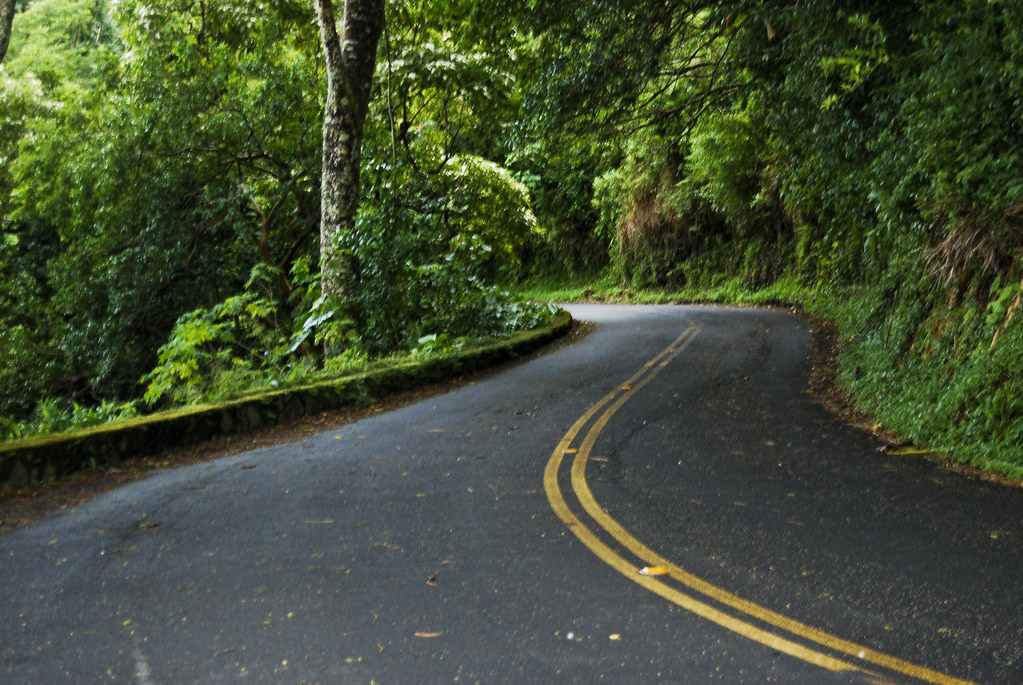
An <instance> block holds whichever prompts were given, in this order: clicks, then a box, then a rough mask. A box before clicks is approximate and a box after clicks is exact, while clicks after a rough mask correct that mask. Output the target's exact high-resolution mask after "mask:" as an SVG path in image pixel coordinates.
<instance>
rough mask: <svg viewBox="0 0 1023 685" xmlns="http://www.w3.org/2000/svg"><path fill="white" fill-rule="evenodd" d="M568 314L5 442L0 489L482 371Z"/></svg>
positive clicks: (541, 338) (556, 332) (522, 350)
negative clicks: (482, 339)
mask: <svg viewBox="0 0 1023 685" xmlns="http://www.w3.org/2000/svg"><path fill="white" fill-rule="evenodd" d="M571 327H572V317H571V315H569V314H568V313H567V312H560V313H558V314H557V315H556V316H555V317H554V318H553V319H552V320H551V321H550V322H549V323H548V324H546V325H544V326H541V327H538V328H536V329H533V330H530V331H524V332H520V333H517V334H514V335H512V336H509V337H506V338H502V339H500V340H497V341H494V342H490V343H485V344H479V345H476V346H472V347H467V348H464V349H462V350H460V351H458V352H456V353H451V354H445V355H439V356H436V357H431V358H427V359H422V360H413V361H404V362H397V363H394V364H392V365H388V366H383V367H380V368H376V369H373V370H371V371H366V372H363V373H358V374H354V375H350V376H344V377H340V378H332V379H325V380H322V381H318V382H315V383H310V384H307V385H303V386H300V387H295V388H288V389H283V390H276V391H273V392H264V393H258V394H253V395H249V396H246V397H241V398H238V399H234V400H231V401H226V402H220V403H216V404H208V405H202V406H194V407H188V408H184V409H179V410H174V411H167V412H161V413H157V414H153V415H151V416H145V417H141V418H136V419H131V420H128V421H122V422H118V423H113V424H108V425H104V426H99V427H95V428H89V429H84V430H79V431H73V432H68V433H61V434H56V435H47V436H42V437H37V438H31V439H27V440H18V441H12V442H7V443H3V444H0V484H2V485H0V488H5V487H17V486H20V485H23V484H26V483H29V482H38V481H48V480H53V479H55V478H60V477H62V476H65V475H68V474H71V473H75V472H78V471H83V470H89V469H106V468H110V467H112V466H116V465H117V464H119V463H120V462H121V461H122V460H125V459H128V458H133V457H140V456H147V455H152V454H156V453H158V452H161V451H165V450H168V449H174V448H179V447H185V446H188V445H194V444H196V443H200V442H203V441H206V440H209V439H211V438H215V437H218V436H222V435H234V434H240V433H246V432H251V431H255V430H258V429H260V428H263V427H266V426H272V425H276V424H278V423H281V422H283V421H288V420H292V419H296V418H299V417H302V416H308V415H311V414H316V413H318V412H323V411H329V410H332V409H337V408H340V407H343V406H347V405H353V404H363V403H368V402H371V401H372V400H373V399H375V398H379V397H381V396H384V395H387V394H390V393H394V392H399V391H402V390H408V389H412V388H416V387H420V386H423V385H426V384H428V383H434V382H438V381H442V380H445V379H448V378H452V377H455V376H458V375H462V374H467V373H470V372H473V371H479V370H482V369H485V368H488V367H492V366H495V365H497V364H500V363H503V362H506V361H510V360H513V359H515V358H517V357H520V356H522V355H525V354H527V353H529V352H531V351H534V350H536V349H538V348H539V347H541V346H543V345H545V344H547V343H549V342H551V341H553V340H555V339H557V338H558V337H560V336H562V335H564V334H566V333H567V332H568V331H569V330H570V329H571Z"/></svg>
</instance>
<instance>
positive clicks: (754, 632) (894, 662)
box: [544, 327, 967, 685]
mask: <svg viewBox="0 0 1023 685" xmlns="http://www.w3.org/2000/svg"><path fill="white" fill-rule="evenodd" d="M697 332H698V329H696V328H695V327H690V328H689V329H687V330H686V331H684V332H683V333H682V334H681V335H680V336H679V337H678V338H677V339H676V340H675V341H674V342H673V343H672V344H671V345H670V346H669V347H668V348H666V349H665V350H664V351H662V352H661V353H660V354H658V355H657V356H656V357H655V358H654V359H653V360H651V361H650V362H647V363H646V364H645V365H644V367H643V368H642V369H640V371H638V372H637V373H636V374H634V375H633V376H632V378H630V379H629V380H628V381H626V382H625V383H624V384H623V385H622V386H620V388H619V389H616V390H614V391H612V392H611V393H608V394H607V395H605V396H604V397H603V398H602V399H601V400H600V401H598V402H597V403H596V404H594V405H593V406H592V407H590V409H589V410H588V411H587V412H586V413H585V414H583V415H582V416H581V417H580V418H579V419H578V420H577V421H576V422H575V423H574V424H573V425H572V426H571V428H569V430H568V432H567V433H566V434H565V436H564V437H563V438H562V439H561V441H559V443H558V446H557V448H556V449H555V451H554V453H553V454H552V455H551V458H550V460H549V461H548V462H547V467H546V469H545V470H544V490H545V491H546V493H547V499H548V501H549V502H550V504H551V508H552V509H553V510H554V512H555V514H556V515H557V516H558V518H560V519H561V520H562V521H563V522H564V523H565V525H566V526H568V528H569V529H570V530H571V531H572V532H573V533H574V534H575V535H576V537H578V538H579V539H580V540H581V541H582V542H583V544H585V545H586V547H587V548H589V549H590V550H591V551H592V552H593V553H594V554H595V555H596V556H597V557H598V558H600V559H601V560H602V561H604V562H605V563H607V564H608V565H610V566H611V567H612V568H614V569H615V570H617V571H618V572H619V573H621V574H622V575H624V576H625V577H626V578H628V579H629V580H631V581H633V582H635V583H637V584H639V585H641V586H643V587H644V588H646V589H648V590H650V591H651V592H654V593H656V594H658V595H660V596H661V597H663V598H665V599H667V600H668V601H670V602H673V603H674V604H676V605H678V606H680V607H682V608H684V609H686V610H687V611H690V612H692V613H694V614H696V615H698V616H700V617H702V618H705V619H707V620H709V621H713V622H714V623H717V624H718V625H720V626H722V627H724V628H727V629H728V630H731V631H733V632H735V633H738V634H740V635H742V636H744V637H747V638H749V639H751V640H754V641H756V642H760V643H761V644H764V645H766V646H768V647H771V648H772V649H775V650H777V651H779V652H782V653H785V654H789V655H791V656H794V657H796V658H799V659H801V660H803V661H806V662H808V663H811V664H815V665H817V666H820V667H822V668H825V669H828V670H832V671H850V670H856V671H862V672H864V673H869V674H870V675H874V676H876V674H873V673H870V671H867V670H866V669H864V668H863V667H862V666H860V665H859V664H852V663H848V662H846V661H842V660H841V659H837V658H835V657H832V656H830V655H828V654H824V653H822V652H819V651H816V650H814V649H811V648H809V647H807V646H805V645H802V644H799V643H796V642H793V641H792V640H789V639H786V638H784V637H781V636H779V635H776V634H774V633H772V632H769V631H768V630H764V629H763V628H759V627H757V626H754V625H752V624H750V623H748V622H746V621H744V620H741V619H739V618H736V617H734V616H731V615H729V614H727V613H724V612H722V611H720V610H719V609H716V608H714V607H712V606H710V605H709V604H707V603H705V602H702V601H700V600H698V599H695V598H694V597H692V596H690V595H687V594H685V593H684V592H682V591H680V590H678V589H676V588H674V587H672V586H670V585H667V584H666V583H665V582H663V580H658V579H656V578H654V577H649V576H644V575H640V574H639V568H637V567H636V566H633V565H632V564H630V563H628V562H626V561H625V560H624V559H622V558H621V557H620V556H619V555H618V554H617V553H616V552H615V551H614V550H612V549H611V548H610V547H608V546H607V545H606V544H604V543H603V542H602V541H601V540H600V539H599V538H598V537H597V536H596V535H595V534H594V533H593V532H592V531H591V530H589V529H588V528H587V527H586V526H585V525H584V524H583V522H582V521H581V520H580V519H579V518H578V517H577V516H576V515H575V514H574V513H573V512H572V511H571V509H570V508H569V506H568V504H567V503H566V501H565V499H564V496H563V495H562V493H561V489H560V487H559V486H558V471H559V470H560V468H561V463H562V460H563V455H564V454H566V453H568V452H569V451H571V452H575V459H574V461H573V463H572V468H571V482H572V489H573V491H574V492H575V494H576V498H577V499H578V500H579V503H580V504H581V505H582V507H583V509H584V510H585V511H586V513H587V514H589V516H590V517H591V518H592V519H593V520H594V521H595V522H596V524H597V525H598V526H600V528H602V529H603V530H604V531H606V532H607V533H608V534H610V535H611V537H613V538H614V539H615V540H616V541H617V542H619V543H620V544H621V545H622V546H623V547H625V548H626V549H628V550H629V551H630V552H632V553H633V554H634V555H636V556H637V557H638V558H639V559H642V560H644V562H646V564H649V565H651V566H660V567H663V568H665V569H666V570H667V571H668V574H667V577H670V578H672V579H674V580H675V581H677V582H679V583H681V584H682V585H684V586H685V587H688V588H690V589H692V590H695V591H696V592H699V593H701V594H703V595H704V596H706V597H709V598H711V599H713V600H714V601H716V602H718V603H720V604H723V605H725V606H728V607H731V608H732V609H734V610H736V611H738V612H741V613H742V614H745V615H746V616H749V617H751V618H754V619H757V620H759V621H761V622H763V623H767V624H769V625H772V626H775V627H776V628H780V629H782V630H784V631H786V632H788V633H790V634H792V635H795V636H798V637H800V638H802V639H804V640H807V641H810V642H812V643H816V644H818V645H820V646H822V647H825V648H827V649H829V650H832V651H835V652H840V653H845V654H848V655H850V656H852V657H854V658H855V659H857V660H858V661H860V662H865V663H872V664H875V665H878V666H881V667H883V668H887V669H890V670H892V671H895V672H897V673H902V674H904V675H908V676H910V677H912V678H916V679H918V680H922V681H925V682H930V683H935V684H938V685H952V684H957V685H958V684H965V683H967V681H963V680H959V679H957V678H954V677H951V676H948V675H946V674H943V673H939V672H936V671H933V670H930V669H927V668H925V667H922V666H918V665H916V664H912V663H909V662H906V661H903V660H901V659H897V658H895V657H892V656H889V655H887V654H883V653H881V652H877V651H875V650H872V649H868V648H866V647H863V646H861V645H858V644H856V643H853V642H850V641H848V640H845V639H842V638H839V637H836V636H834V635H831V634H829V633H825V632H824V631H821V630H818V629H817V628H813V627H812V626H808V625H806V624H804V623H801V622H799V621H796V620H794V619H791V618H788V617H787V616H783V615H781V614H778V613H776V612H774V611H771V610H770V609H767V608H766V607H762V606H760V605H758V604H755V603H753V602H750V601H747V600H744V599H742V598H740V597H738V596H736V595H733V594H732V593H730V592H727V591H726V590H723V589H722V588H719V587H717V586H715V585H712V584H711V583H708V582H707V581H705V580H703V579H701V578H698V577H696V576H694V575H692V574H691V573H689V572H687V571H685V570H684V569H682V568H680V567H679V566H677V565H676V564H674V563H672V562H671V561H670V560H668V559H666V558H664V557H663V556H661V555H659V554H657V553H656V552H654V551H653V550H652V549H650V548H649V547H647V546H646V545H644V544H643V543H642V542H641V541H639V540H638V539H637V538H635V537H634V536H633V535H632V534H630V533H629V532H628V531H627V530H625V528H623V527H622V526H621V525H620V524H619V523H618V522H617V521H615V520H614V518H612V517H611V516H610V515H608V514H607V513H606V512H604V510H603V509H602V508H601V507H600V505H599V504H597V502H596V500H595V499H594V497H593V494H592V492H591V491H590V488H589V485H588V484H587V482H586V477H585V472H586V463H587V461H588V459H589V455H590V453H591V451H592V449H593V445H594V444H595V443H596V440H597V437H598V436H599V435H600V433H601V431H602V430H603V429H604V427H605V426H606V425H607V423H608V421H610V419H611V417H612V416H613V415H614V414H615V413H616V412H617V411H618V410H619V409H621V407H622V406H623V405H624V404H625V403H626V402H627V401H628V400H629V399H630V398H631V397H632V396H633V395H635V393H636V392H638V391H639V390H640V389H642V388H643V387H644V386H645V385H646V384H647V383H649V382H650V381H651V380H653V378H654V377H655V376H657V374H659V373H660V371H661V370H662V369H664V368H665V366H667V364H668V363H670V362H671V361H672V360H673V359H675V357H677V356H678V355H680V354H681V353H682V352H683V351H684V350H685V349H686V348H687V347H688V346H689V344H690V343H691V342H692V341H693V338H695V336H696V334H697ZM619 393H621V394H619ZM608 404H610V405H611V406H610V407H608V408H607V409H606V410H605V411H604V413H603V414H602V415H601V416H600V418H598V419H597V420H596V421H595V422H594V423H593V425H592V426H591V427H590V429H589V431H588V432H587V434H586V436H585V437H584V438H583V441H582V443H581V444H580V446H579V448H578V449H576V450H570V446H571V445H572V443H573V441H574V440H575V439H576V437H577V436H578V434H579V433H580V432H581V431H582V429H583V428H584V427H585V426H586V424H587V423H589V422H590V420H591V419H592V418H593V417H594V416H595V415H596V414H597V413H598V412H599V411H600V410H601V409H602V408H603V407H605V406H606V405H608Z"/></svg>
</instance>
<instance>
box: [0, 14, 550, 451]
mask: <svg viewBox="0 0 1023 685" xmlns="http://www.w3.org/2000/svg"><path fill="white" fill-rule="evenodd" d="M21 9H22V10H23V11H19V13H18V15H17V17H16V20H15V23H14V36H13V40H12V48H11V51H10V53H9V54H8V57H7V60H6V61H5V63H4V64H3V67H2V71H0V79H2V81H3V90H2V93H0V120H2V121H3V123H4V130H5V134H6V132H8V131H10V132H11V133H12V135H5V136H4V137H3V139H2V141H0V148H2V149H0V217H2V220H3V237H4V239H3V241H2V243H0V263H2V264H3V268H4V273H5V275H9V277H8V278H5V279H4V282H3V285H2V286H0V288H2V291H0V323H2V325H0V352H2V355H3V364H2V367H0V386H2V387H3V390H2V391H0V415H7V416H8V417H10V418H9V419H8V420H7V423H9V424H11V425H12V426H17V427H16V428H12V429H11V430H10V431H9V432H10V433H12V434H14V435H17V434H20V433H22V432H25V431H31V430H34V428H32V426H31V421H29V423H25V421H26V420H29V419H32V417H33V416H34V421H35V423H36V424H38V425H37V426H36V428H39V429H41V430H49V429H51V428H52V427H53V426H55V425H57V424H56V423H55V422H54V421H53V420H51V419H50V418H48V417H52V416H54V415H55V414H57V413H59V411H60V409H61V408H63V409H64V410H65V414H66V415H67V416H69V417H74V416H78V417H79V418H80V419H81V420H80V421H77V422H78V423H91V422H93V420H94V417H95V416H97V413H96V412H92V413H90V411H91V407H93V406H95V407H100V406H108V405H109V406H111V407H120V406H121V404H120V403H121V402H122V401H131V400H135V399H142V398H143V397H144V399H145V401H146V403H147V404H148V405H149V406H153V407H156V406H161V405H162V404H165V403H167V402H195V401H201V400H203V399H209V398H213V397H222V396H226V395H229V394H232V393H238V392H243V391H245V390H247V389H250V388H256V387H264V386H266V384H268V383H271V384H279V383H283V382H297V381H299V380H301V379H303V378H305V377H307V376H308V375H309V374H312V373H318V372H322V371H324V370H326V371H328V372H338V371H341V370H344V369H345V368H348V367H349V366H350V365H351V364H353V363H359V362H361V361H365V360H366V359H368V358H371V357H373V356H377V355H382V354H389V353H393V352H401V351H408V350H410V349H414V348H417V347H419V346H421V343H420V341H421V340H424V342H423V343H422V345H427V344H428V343H429V346H432V347H437V343H436V341H437V340H438V339H440V340H448V341H451V343H450V344H454V341H456V340H458V339H460V338H462V337H465V336H470V337H477V336H488V335H493V334H496V333H502V332H505V331H507V330H509V329H511V328H514V327H515V326H516V325H525V324H528V323H530V322H531V321H533V320H536V318H537V317H542V316H544V315H546V314H548V313H549V312H548V310H547V308H546V307H536V306H533V305H526V304H516V303H515V302H514V301H513V299H512V298H510V296H508V295H507V293H505V292H504V291H502V290H500V289H499V288H498V287H497V284H498V282H499V281H500V280H501V279H507V278H509V277H511V276H512V275H513V274H514V273H515V272H516V270H517V269H519V268H520V266H519V265H520V264H521V258H522V256H523V254H525V252H526V251H527V250H528V248H529V246H530V245H531V244H535V243H537V242H538V241H539V238H540V236H541V231H540V229H539V225H538V223H537V220H536V218H535V216H534V215H533V213H532V209H531V207H530V201H529V197H528V192H527V191H526V189H525V187H524V186H522V185H521V184H520V183H518V182H517V181H515V180H514V179H513V178H512V177H511V176H510V175H509V173H508V172H507V171H505V170H504V169H503V168H502V167H500V166H499V165H498V163H497V162H500V161H501V160H502V158H503V155H504V154H505V151H506V145H504V144H502V143H501V142H500V141H501V136H499V135H496V134H497V129H496V128H495V125H497V126H499V125H500V122H505V123H504V126H505V127H506V128H508V129H510V128H511V126H512V122H513V121H514V113H515V111H516V108H517V104H516V97H517V95H516V93H517V92H518V91H517V89H516V85H515V79H514V78H513V77H512V76H511V75H509V74H508V73H507V71H506V67H507V65H508V63H509V59H510V57H508V56H504V57H501V58H497V57H495V55H496V54H497V53H490V52H484V51H480V50H477V49H475V48H467V47H464V46H462V45H460V44H458V43H457V42H456V41H455V40H454V39H453V38H452V35H453V33H452V29H454V28H457V26H458V25H459V24H458V23H457V22H458V20H456V19H455V17H456V16H457V15H458V12H456V11H454V9H453V10H452V12H451V14H450V16H446V17H445V16H430V15H428V14H427V12H426V10H425V9H424V8H423V7H422V6H421V5H420V4H418V3H412V2H409V3H400V2H394V3H391V15H392V16H391V17H390V25H389V35H388V38H387V44H386V47H385V48H384V49H382V51H381V64H382V66H381V68H380V69H378V71H377V76H378V83H377V87H376V92H377V93H378V97H377V98H376V100H375V101H374V104H373V107H374V108H375V109H374V117H373V119H372V122H371V125H370V127H369V128H370V130H369V131H368V141H367V144H366V149H365V157H366V158H367V159H368V160H369V163H368V164H367V166H368V167H370V171H369V174H368V175H369V176H370V179H371V183H369V184H367V186H368V187H367V189H366V193H365V195H366V198H365V201H364V203H363V206H364V211H363V213H362V215H361V216H360V218H359V230H358V231H357V232H356V233H355V234H353V235H352V236H349V237H348V240H349V241H350V243H351V244H349V245H346V246H345V247H346V249H347V250H349V251H350V253H351V255H352V256H353V258H354V263H355V265H356V269H357V278H358V282H357V285H358V287H357V288H356V289H354V291H353V294H352V296H351V297H350V298H349V299H348V300H347V301H344V302H326V301H324V300H323V298H320V297H319V296H318V293H319V272H318V268H317V264H316V257H317V250H318V243H317V237H318V236H317V232H318V227H319V226H318V225H319V210H320V207H319V165H320V160H321V139H320V130H321V121H322V111H323V104H322V102H323V88H324V77H323V66H322V55H321V46H320V42H319V36H318V32H317V30H316V25H315V21H314V13H313V8H312V6H311V4H310V3H308V2H305V1H304V0H294V1H291V2H280V3H273V4H272V5H270V6H267V5H265V4H264V3H257V2H254V1H250V0H231V1H228V2H216V3H206V2H201V3H180V2H176V1H175V0H158V1H157V2H142V1H141V0H119V1H118V2H116V3H108V2H107V1H106V0H34V1H32V2H27V3H24V7H23V8H21ZM424 76H428V78H424ZM490 159H495V160H496V162H495V161H489V160H490ZM332 357H336V358H335V359H331V358H332ZM140 379H141V382H140ZM111 402H115V404H110V403H111ZM126 406H129V407H130V406H131V405H130V404H129V405H126ZM80 407H85V408H87V409H89V411H84V410H82V411H79V409H78V408H80ZM76 412H77V414H76ZM119 412H120V410H119V409H118V410H117V411H113V410H111V411H109V412H105V413H104V412H100V414H103V415H106V414H118V413H119ZM69 420H70V419H69Z"/></svg>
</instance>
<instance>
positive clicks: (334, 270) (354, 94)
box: [0, 0, 385, 296]
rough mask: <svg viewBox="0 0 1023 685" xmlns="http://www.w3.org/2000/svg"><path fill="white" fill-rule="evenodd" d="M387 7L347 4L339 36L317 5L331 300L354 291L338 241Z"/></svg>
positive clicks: (323, 241) (324, 235)
mask: <svg viewBox="0 0 1023 685" xmlns="http://www.w3.org/2000/svg"><path fill="white" fill-rule="evenodd" d="M2 1H4V0H0V2H2ZM384 5H385V0H344V15H343V17H342V20H341V24H342V26H341V32H340V34H339V33H338V25H337V20H336V18H335V15H334V3H333V1H332V0H316V9H317V18H318V19H319V23H320V37H321V39H322V42H323V55H324V59H325V61H326V66H327V105H326V108H325V111H324V113H323V170H322V182H321V195H320V273H321V275H322V282H321V285H322V288H323V294H324V295H327V296H344V295H346V294H347V293H348V292H349V291H350V288H351V283H350V281H351V277H352V269H351V264H350V261H349V260H348V259H347V258H346V257H345V256H344V255H342V254H341V253H340V251H339V250H338V247H337V246H338V238H339V237H340V236H341V235H342V234H343V233H344V232H346V231H351V230H353V229H354V225H355V213H356V211H357V210H358V208H359V166H360V164H361V161H362V139H363V125H364V124H365V121H366V113H367V112H368V110H369V98H370V91H371V90H372V87H373V71H374V69H375V68H376V57H377V43H378V42H379V41H380V34H381V33H382V32H383V28H384Z"/></svg>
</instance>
